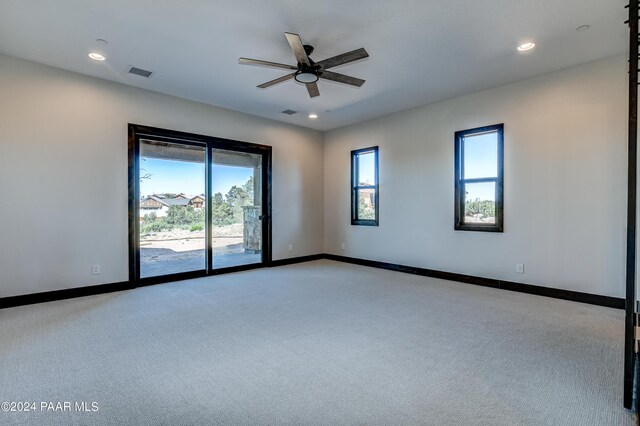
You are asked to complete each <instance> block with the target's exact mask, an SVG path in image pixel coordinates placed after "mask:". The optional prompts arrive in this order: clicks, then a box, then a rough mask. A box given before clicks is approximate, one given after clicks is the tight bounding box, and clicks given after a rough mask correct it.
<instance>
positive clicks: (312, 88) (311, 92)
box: [305, 83, 320, 98]
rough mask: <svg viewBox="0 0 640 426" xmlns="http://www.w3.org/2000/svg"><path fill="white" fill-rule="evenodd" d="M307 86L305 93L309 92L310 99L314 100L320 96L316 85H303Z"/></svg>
mask: <svg viewBox="0 0 640 426" xmlns="http://www.w3.org/2000/svg"><path fill="white" fill-rule="evenodd" d="M305 86H307V91H308V92H309V97H310V98H315V97H316V96H320V90H318V83H308V84H305Z"/></svg>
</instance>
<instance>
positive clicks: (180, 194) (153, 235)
mask: <svg viewBox="0 0 640 426" xmlns="http://www.w3.org/2000/svg"><path fill="white" fill-rule="evenodd" d="M205 157H206V147H205V146H201V145H185V144H176V143H167V142H158V141H153V140H141V141H140V210H139V218H140V219H139V220H140V232H139V245H140V277H141V278H147V277H155V276H160V275H171V274H178V273H182V272H191V271H198V270H201V271H203V270H205V269H206V266H207V265H206V259H207V254H206V242H205V211H204V208H203V201H204V197H205V194H204V193H205V182H206V180H205V179H206V173H205V164H206V163H205Z"/></svg>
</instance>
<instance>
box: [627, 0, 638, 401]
mask: <svg viewBox="0 0 640 426" xmlns="http://www.w3.org/2000/svg"><path fill="white" fill-rule="evenodd" d="M639 6H640V2H639V1H638V0H630V1H629V5H628V9H629V20H628V21H627V23H628V24H629V105H628V107H629V113H628V119H629V122H628V140H627V144H628V145H627V161H628V163H627V259H626V260H627V261H626V291H625V293H626V294H625V332H624V335H625V339H624V344H625V346H624V406H625V408H628V409H632V408H634V407H633V405H634V404H633V402H634V397H633V394H634V392H633V391H634V387H635V388H636V389H637V390H638V391H640V381H638V380H637V378H636V372H635V365H636V358H637V356H638V355H637V353H636V347H635V346H636V336H635V331H636V326H637V325H638V319H637V316H636V315H637V313H636V312H637V311H636V305H637V295H636V244H637V241H636V224H637V220H638V216H637V167H638V150H637V147H638V43H639V42H638V31H639V30H638V19H639V14H638V7H639ZM635 408H636V410H637V407H635Z"/></svg>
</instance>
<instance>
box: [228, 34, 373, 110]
mask: <svg viewBox="0 0 640 426" xmlns="http://www.w3.org/2000/svg"><path fill="white" fill-rule="evenodd" d="M284 35H285V37H286V38H287V41H288V42H289V46H290V47H291V50H292V51H293V54H294V56H295V58H296V61H297V65H296V66H293V65H286V64H279V63H276V62H269V61H262V60H260V59H249V58H240V59H238V63H240V64H244V65H259V66H264V67H270V68H282V69H286V70H290V71H294V72H293V73H290V74H287V75H285V76H282V77H279V78H276V79H275V80H271V81H267V82H266V83H263V84H260V85H258V87H259V88H261V89H266V88H268V87H271V86H274V85H276V84H278V83H282V82H284V81H287V80H290V79H294V80H295V81H297V82H299V83H303V84H305V85H306V87H307V91H308V92H309V96H310V97H312V98H314V97H316V96H320V91H319V89H318V84H317V82H318V80H319V79H321V78H322V79H325V80H331V81H335V82H338V83H344V84H347V85H350V86H355V87H360V86H362V85H363V84H364V80H362V79H360V78H356V77H350V76H348V75H344V74H339V73H336V72H332V71H326V70H327V69H329V68H333V67H337V66H338V65H344V64H348V63H350V62H354V61H357V60H360V59H364V58H368V57H369V54H368V53H367V51H366V50H364V49H363V48H360V49H356V50H353V51H351V52H347V53H343V54H341V55H337V56H333V57H331V58H328V59H324V60H322V61H319V62H314V61H313V60H312V59H311V58H309V55H311V54H312V53H313V46H310V45H308V44H307V45H303V44H302V40H301V39H300V36H299V35H298V34H294V33H284Z"/></svg>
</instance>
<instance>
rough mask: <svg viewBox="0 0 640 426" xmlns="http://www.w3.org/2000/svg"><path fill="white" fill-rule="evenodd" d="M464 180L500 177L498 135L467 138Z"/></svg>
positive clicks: (465, 141)
mask: <svg viewBox="0 0 640 426" xmlns="http://www.w3.org/2000/svg"><path fill="white" fill-rule="evenodd" d="M463 143H464V176H463V178H464V179H474V178H486V177H497V176H498V133H497V132H491V133H483V134H479V135H471V136H465V137H464V140H463Z"/></svg>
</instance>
